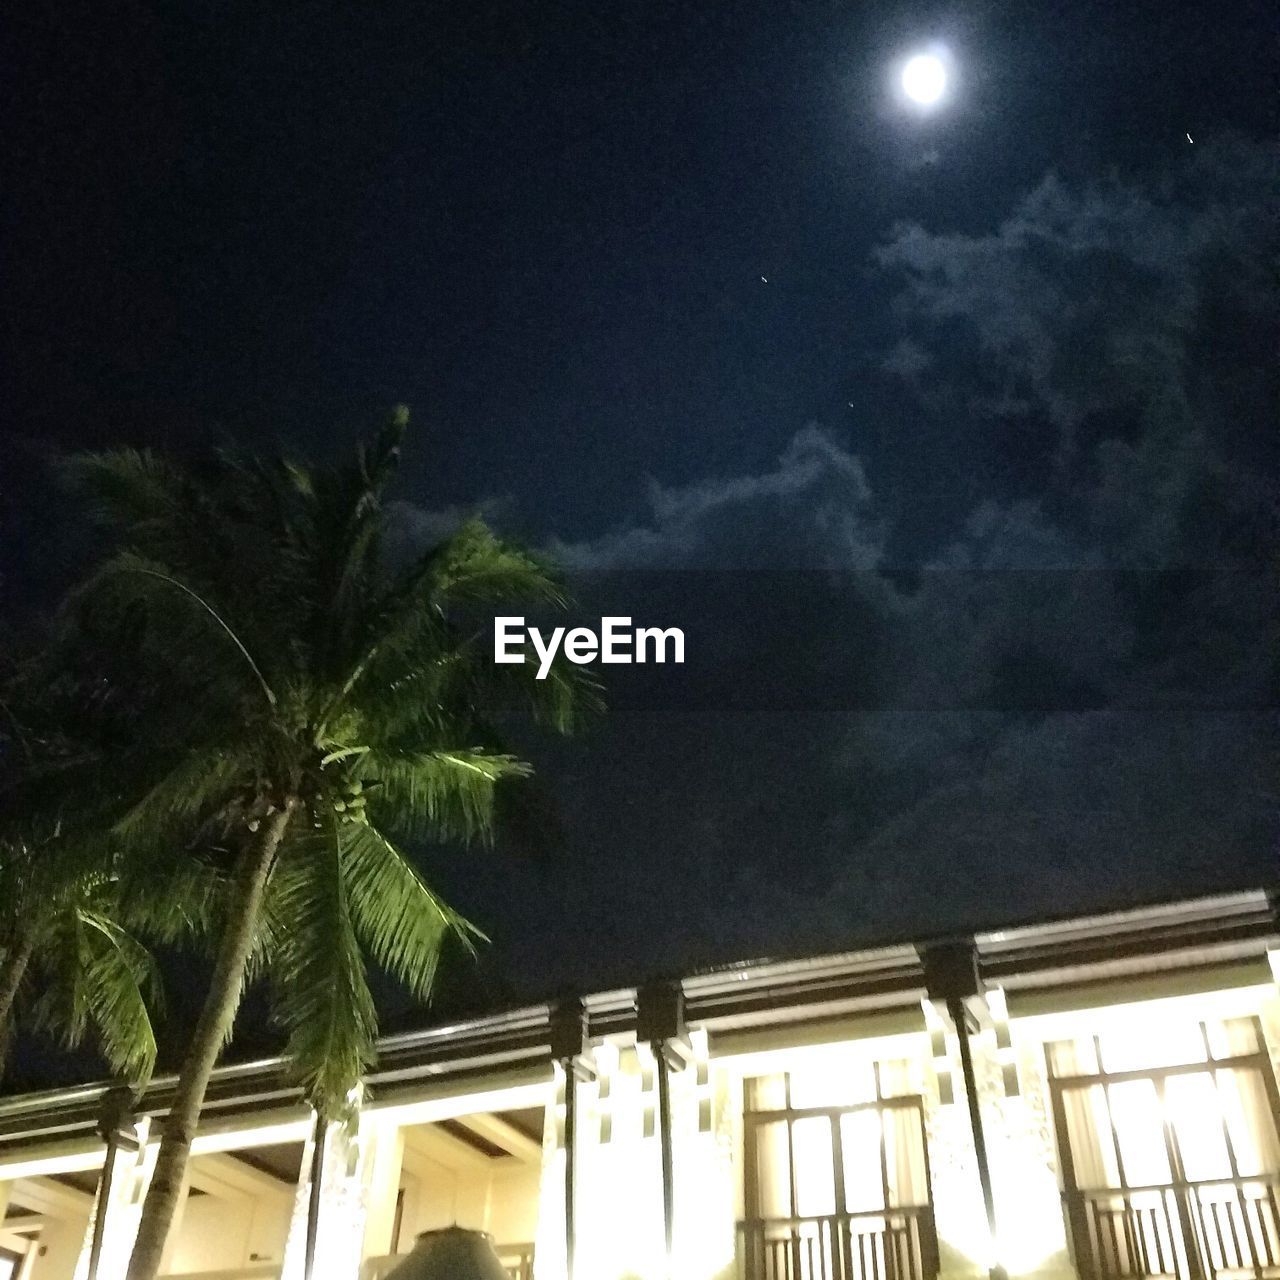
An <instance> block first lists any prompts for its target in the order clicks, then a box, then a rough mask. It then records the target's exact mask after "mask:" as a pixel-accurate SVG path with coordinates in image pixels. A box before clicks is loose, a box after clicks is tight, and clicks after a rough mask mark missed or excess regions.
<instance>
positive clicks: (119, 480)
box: [72, 409, 594, 1280]
mask: <svg viewBox="0 0 1280 1280" xmlns="http://www.w3.org/2000/svg"><path fill="white" fill-rule="evenodd" d="M406 425H407V412H406V411H405V410H403V409H399V410H397V411H396V413H395V414H394V416H393V418H392V421H391V422H390V424H389V425H388V427H387V428H386V429H385V430H384V431H383V432H382V434H381V435H380V437H379V438H378V440H377V441H376V443H375V444H374V445H373V446H372V447H371V448H365V447H361V448H360V449H359V450H358V451H357V453H356V456H355V459H354V461H353V462H351V463H349V464H346V465H341V466H336V465H335V466H327V467H322V468H310V467H306V466H302V465H300V464H297V463H294V462H291V461H288V460H285V459H265V460H264V459H259V458H255V457H252V456H245V455H241V454H234V453H228V452H223V453H220V454H217V455H215V456H214V457H213V458H211V459H210V460H209V461H208V462H207V464H205V465H203V466H202V467H200V468H198V469H195V470H193V469H190V468H186V467H182V466H179V465H177V464H176V463H174V462H173V461H171V460H168V459H166V458H162V457H160V456H158V455H156V454H154V453H150V452H133V451H120V450H117V451H112V452H108V453H102V454H96V455H89V456H85V457H82V458H79V459H77V460H76V461H75V462H74V464H73V468H72V470H73V475H74V476H75V477H76V478H77V479H78V480H79V482H80V484H81V485H82V486H83V488H84V490H85V491H86V492H87V494H88V495H89V497H90V498H91V500H92V501H93V503H94V506H95V508H96V511H97V514H98V515H99V517H100V518H101V519H102V520H103V521H104V523H105V525H106V526H107V529H108V531H109V532H110V533H111V534H112V535H113V537H114V539H115V542H116V545H117V549H116V550H115V551H114V553H113V554H112V555H111V556H110V558H109V559H108V560H107V561H106V562H105V563H104V564H103V565H102V566H101V567H100V568H99V569H98V570H97V572H96V573H94V574H93V575H92V577H91V578H90V579H89V580H88V582H87V583H86V584H84V586H83V587H82V588H81V589H80V590H79V591H78V593H77V594H76V595H75V597H74V600H73V602H72V616H74V617H77V618H79V619H81V620H84V621H87V622H88V623H89V625H92V626H93V627H95V628H101V629H102V630H103V632H104V633H105V634H108V635H110V636H111V637H113V644H114V645H115V647H116V649H117V652H121V651H128V653H129V654H130V665H131V666H132V667H133V668H134V669H136V670H137V671H139V672H142V673H145V676H146V678H148V679H150V680H154V681H156V683H157V685H158V686H159V687H160V688H161V689H162V690H163V695H164V696H163V697H161V698H159V699H154V700H153V701H152V703H151V706H152V709H153V725H154V735H155V739H156V741H158V742H162V743H164V744H166V745H165V753H164V754H165V756H166V758H165V760H164V761H163V766H162V767H161V768H158V769H156V770H155V772H154V773H153V774H152V775H151V776H150V777H149V778H148V780H147V784H146V787H145V792H144V794H142V795H141V798H140V799H138V801H137V803H136V804H134V806H133V807H132V808H131V809H130V811H129V812H128V813H127V814H126V815H125V816H124V817H123V818H122V819H121V821H120V822H119V823H118V824H117V827H116V833H117V834H118V835H119V836H120V837H121V838H122V839H123V840H125V841H126V843H127V846H128V848H129V849H130V863H131V869H132V872H133V874H134V875H135V876H138V877H140V878H145V879H146V880H148V881H149V882H150V883H152V884H154V883H156V882H157V881H163V880H165V879H166V878H170V877H172V878H174V879H176V880H177V881H179V882H180V883H181V886H182V888H181V891H180V892H179V893H178V895H177V896H178V899H179V900H181V901H191V900H192V893H191V887H192V885H193V884H195V883H203V884H204V885H206V887H208V888H209V889H210V892H209V893H208V895H207V901H208V902H209V904H210V905H209V909H208V911H207V913H206V914H205V915H204V916H203V917H202V918H201V919H199V920H195V921H194V924H195V925H196V926H197V927H206V926H207V927H208V928H209V929H210V930H211V932H212V934H213V936H214V939H215V941H214V945H213V953H214V967H213V974H212V978H211V980H210V985H209V989H208V992H207V996H206V999H205V1002H204V1006H203V1009H202V1011H201V1014H200V1017H199V1020H198V1022H197V1024H196V1027H195V1030H194V1032H193V1033H192V1035H191V1038H190V1041H189V1046H188V1050H187V1053H186V1058H185V1061H184V1062H183V1065H182V1069H181V1073H180V1077H179V1082H178V1086H177V1090H176V1092H175V1095H174V1099H173V1103H172V1109H171V1110H170V1113H169V1116H168V1118H167V1120H166V1123H165V1127H164V1132H163V1137H162V1141H161V1147H160V1152H159V1155H158V1159H157V1163H156V1167H155V1172H154V1175H153V1177H152V1181H151V1186H150V1190H149V1192H148V1195H147V1199H146V1203H145V1205H144V1208H143V1214H142V1221H141V1224H140V1227H139V1232H138V1238H137V1243H136V1246H135V1249H134V1253H133V1257H132V1260H131V1263H130V1268H129V1273H128V1274H129V1278H130V1280H153V1277H154V1276H155V1275H156V1272H157V1270H158V1267H159V1262H160V1254H161V1250H162V1249H163V1247H164V1243H165V1237H166V1236H167V1234H168V1230H169V1227H170V1224H171V1222H172V1219H173V1214H174V1210H175V1208H176V1205H177V1199H178V1195H179V1193H180V1188H181V1184H182V1178H183V1173H184V1170H185V1167H186V1163H187V1159H188V1154H189V1151H190V1145H191V1140H192V1135H193V1132H194V1129H195V1126H196V1123H197V1121H198V1118H199V1114H200V1109H201V1105H202V1102H203V1099H204V1094H205V1090H206V1087H207V1085H208V1081H209V1077H210V1073H211V1072H212V1070H213V1067H214V1064H215V1062H216V1061H217V1058H218V1055H219V1052H220V1050H221V1048H222V1046H223V1044H224V1043H225V1041H226V1040H227V1038H228V1036H229V1035H230V1033H231V1029H232V1025H233V1022H234V1019H235V1015H236V1010H237V1007H238V1005H239V1001H240V996H241V991H242V989H243V987H244V985H245V982H246V980H247V978H250V977H252V976H254V975H256V974H258V973H261V974H263V975H264V976H265V977H266V978H267V979H268V980H269V982H270V984H271V989H272V993H273V1004H274V1008H275V1011H276V1016H277V1017H278V1019H279V1020H280V1022H281V1023H282V1024H283V1027H284V1029H285V1030H286V1032H287V1046H286V1052H287V1054H288V1056H289V1057H290V1059H291V1061H292V1063H293V1064H294V1067H295V1069H296V1071H297V1074H298V1077H299V1079H300V1081H301V1084H302V1086H303V1088H304V1091H305V1094H306V1096H307V1098H308V1099H309V1101H310V1102H311V1104H312V1105H313V1106H314V1107H315V1108H316V1110H317V1112H318V1113H319V1115H320V1116H321V1117H322V1118H329V1117H334V1116H339V1115H341V1114H342V1113H343V1111H344V1108H346V1107H347V1106H348V1096H349V1093H350V1091H351V1089H352V1088H353V1086H355V1085H356V1084H357V1083H358V1081H359V1079H360V1077H361V1075H362V1073H363V1071H364V1069H365V1067H366V1066H367V1064H368V1063H369V1062H370V1061H371V1059H372V1055H373V1048H374V1042H375V1039H376V1030H377V1028H376V1021H377V1019H376V1011H375V1008H374V1004H373V1000H372V998H371V995H370V991H369V987H368V984H367V980H366V975H365V954H366V953H367V955H368V956H369V958H370V959H371V960H372V961H373V962H374V963H376V964H377V965H378V966H380V967H381V968H382V969H384V970H386V971H387V972H389V973H390V974H391V975H393V976H394V977H396V978H397V979H399V980H400V981H401V982H402V983H403V984H404V985H405V986H406V987H408V989H409V990H410V991H411V992H413V993H415V994H416V995H417V996H418V997H420V998H423V999H426V998H428V997H429V995H430V993H431V990H432V985H433V981H434V976H435V972H436V966H437V962H438V960H439V956H440V952H441V948H442V946H443V944H444V942H445V940H446V939H447V938H448V937H450V936H453V937H458V938H461V939H463V940H464V941H467V942H471V941H473V940H474V939H475V937H476V936H477V934H476V931H475V930H474V929H473V928H472V927H471V926H470V925H468V924H467V923H466V922H465V921H464V920H463V919H462V918H461V917H460V916H459V915H458V914H457V913H456V912H455V911H453V910H452V909H451V908H450V907H449V906H448V905H447V904H446V903H444V902H443V901H441V899H440V898H439V897H438V896H437V894H436V893H435V892H433V890H432V889H431V887H430V886H429V885H428V884H427V882H426V881H425V880H424V879H423V877H422V875H421V874H420V872H419V870H418V868H417V867H416V866H415V864H414V861H413V860H412V859H411V858H410V857H408V856H407V855H406V854H405V853H404V852H403V851H402V848H401V846H400V844H399V843H398V841H400V840H402V839H407V840H422V839H427V840H441V839H454V838H461V839H473V838H476V837H481V838H483V837H487V836H488V835H489V834H490V832H491V829H492V822H493V813H494V797H495V791H496V789H497V788H498V787H499V786H500V785H501V784H502V783H504V781H506V780H508V779H516V778H521V777H524V776H526V775H527V774H528V773H529V772H530V766H529V765H528V764H527V763H526V762H525V761H523V760H522V759H520V758H518V757H517V756H515V755H513V754H511V753H510V752H508V751H506V750H504V749H503V746H502V741H501V736H500V732H499V725H500V724H501V723H502V722H503V720H504V719H505V717H507V716H508V715H510V713H512V712H513V711H520V710H523V711H526V712H531V713H532V714H533V715H534V716H535V717H536V718H537V719H539V720H540V721H541V722H543V723H545V724H547V725H549V726H551V727H552V728H554V729H555V730H557V731H560V732H568V731H570V730H571V729H572V728H573V727H574V724H575V721H576V720H577V719H578V718H579V717H580V716H581V714H582V713H583V711H584V710H586V709H587V707H588V705H589V704H591V703H592V702H593V701H594V686H593V685H592V684H591V683H590V682H589V681H587V680H585V679H583V678H582V676H581V673H580V672H579V671H578V669H576V668H567V667H559V668H557V669H556V670H555V671H554V672H553V673H552V675H551V678H549V679H547V680H545V681H537V680H535V679H533V672H532V670H531V669H530V668H527V667H516V666H501V667H499V666H494V665H493V664H492V662H491V661H490V660H489V644H490V639H489V633H488V631H487V630H486V629H485V628H484V626H483V625H481V623H482V621H483V611H484V610H485V609H490V610H492V608H493V606H494V605H495V604H500V605H502V606H504V607H508V608H509V607H510V606H511V605H512V604H513V603H516V602H525V603H527V604H532V605H535V606H537V605H541V606H544V607H545V606H550V607H562V606H563V604H564V598H563V595H562V593H561V588H560V586H559V584H558V582H557V580H556V578H555V576H554V575H553V573H551V572H550V571H549V569H548V567H547V566H546V565H544V564H543V563H542V562H541V561H539V560H538V559H537V558H536V557H534V556H533V555H531V554H529V553H527V552H525V551H523V550H520V549H518V548H516V547H514V546H511V545H508V544H506V543H504V542H502V541H500V540H499V539H498V538H497V537H495V536H494V534H493V533H492V532H491V531H490V530H489V529H488V528H487V527H486V526H485V525H484V524H483V523H481V522H479V521H473V522H470V523H468V524H467V525H465V526H464V527H463V528H461V529H460V530H459V531H458V532H457V533H455V534H454V535H452V536H451V537H449V538H447V539H445V540H444V541H443V542H442V543H440V544H439V545H438V546H435V547H433V548H431V549H430V550H428V551H426V552H425V553H424V554H421V555H419V556H417V557H416V559H414V560H412V562H410V563H408V564H403V565H396V564H393V563H391V557H390V556H389V555H388V554H386V549H385V543H386V536H385V535H386V533H387V525H388V520H387V508H386V506H385V503H384V498H385V493H386V490H387V486H388V484H389V483H390V481H391V479H392V477H393V475H394V473H395V470H396V466H397V463H398V459H399V454H400V446H401V441H402V438H403V435H404V431H405V427H406ZM197 896H198V895H197ZM188 923H191V922H188Z"/></svg>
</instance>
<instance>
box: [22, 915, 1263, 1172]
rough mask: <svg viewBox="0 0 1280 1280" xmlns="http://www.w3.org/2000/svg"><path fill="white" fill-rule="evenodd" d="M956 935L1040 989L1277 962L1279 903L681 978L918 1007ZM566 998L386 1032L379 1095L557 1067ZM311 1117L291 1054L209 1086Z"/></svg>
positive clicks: (691, 984)
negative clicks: (933, 956) (560, 1009)
mask: <svg viewBox="0 0 1280 1280" xmlns="http://www.w3.org/2000/svg"><path fill="white" fill-rule="evenodd" d="M957 943H959V944H960V945H962V946H964V947H967V948H970V949H971V952H972V956H973V961H974V966H975V969H976V974H977V978H978V982H979V984H981V985H985V986H999V987H1003V988H1004V989H1005V990H1007V991H1009V992H1011V993H1019V994H1026V993H1033V992H1037V991H1041V992H1043V991H1049V990H1052V989H1053V988H1055V987H1056V988H1062V987H1067V986H1076V985H1079V984H1089V983H1104V982H1110V981H1115V980H1117V979H1125V978H1134V977H1141V976H1147V975H1156V974H1160V973H1169V972H1178V973H1186V972H1187V971H1188V970H1196V969H1204V970H1206V971H1208V970H1212V969H1214V968H1216V967H1220V966H1223V965H1228V964H1233V963H1240V962H1261V963H1264V964H1265V962H1266V958H1267V953H1268V952H1269V951H1270V950H1272V949H1273V948H1277V947H1280V925H1278V923H1277V913H1276V904H1275V902H1274V900H1273V899H1272V897H1271V896H1270V895H1269V894H1268V893H1267V892H1265V891H1263V890H1252V891H1247V892H1240V893H1228V894H1221V895H1217V896H1212V897H1200V898H1194V899H1188V900H1181V901H1174V902H1167V903H1162V904H1156V905H1151V906H1144V907H1139V908H1131V909H1127V910H1122V911H1115V912H1110V913H1106V914H1102V915H1090V916H1077V917H1070V918H1063V919H1058V920H1050V921H1044V922H1040V923H1036V924H1020V925H1017V926H1015V927H1010V928H1006V929H997V930H990V931H986V932H981V933H976V934H973V935H968V936H964V937H961V938H955V937H950V938H945V939H943V938H934V939H925V940H919V941H914V942H905V941H904V942H899V943H895V944H890V945H884V946H878V947H873V948H868V949H865V950H856V951H843V952H837V953H833V954H828V955H819V956H813V957H810V958H807V959H788V960H770V959H761V960H753V961H744V962H741V963H737V964H731V965H725V966H720V967H717V968H715V969H712V970H708V971H704V972H701V973H694V974H691V975H688V976H686V977H683V978H680V979H678V980H676V981H675V983H674V984H673V985H678V987H679V989H680V991H681V992H682V994H683V1000H684V1011H685V1016H686V1019H687V1021H688V1023H689V1024H691V1025H694V1026H701V1027H705V1028H706V1029H707V1031H708V1033H709V1035H710V1036H711V1037H712V1041H713V1043H714V1041H715V1039H716V1038H717V1037H722V1036H724V1035H727V1034H730V1033H735V1032H742V1031H750V1030H751V1029H759V1028H764V1027H776V1026H779V1025H794V1026H799V1025H802V1024H805V1023H816V1022H820V1021H823V1020H829V1019H831V1018H836V1017H844V1016H856V1015H858V1014H860V1013H870V1012H875V1011H884V1010H892V1009H904V1008H910V1007H913V1006H914V1007H916V1008H919V1006H920V1003H921V1001H922V1000H923V998H924V997H925V996H926V995H927V994H928V983H927V981H926V976H925V965H924V959H923V958H924V956H925V955H926V954H927V953H928V952H929V951H930V949H931V948H934V947H938V946H940V945H942V944H946V945H948V946H955V945H956V944H957ZM637 998H638V988H636V987H622V988H618V989H615V990H611V991H603V992H596V993H593V994H591V995H588V996H586V997H585V998H583V1000H582V1014H583V1017H584V1019H585V1026H586V1033H587V1034H588V1035H589V1036H591V1037H596V1038H599V1037H604V1036H617V1035H623V1036H625V1035H634V1033H635V1029H636V1009H637ZM554 1013H555V1009H554V1007H553V1006H552V1005H551V1004H549V1003H539V1004H531V1005H528V1006H525V1007H523V1008H518V1009H512V1010H509V1011H506V1012H502V1013H496V1014H492V1015H488V1016H484V1017H477V1018H472V1019H468V1020H466V1021H460V1022H454V1023H451V1024H448V1025H443V1026H433V1027H429V1028H425V1029H422V1030H416V1031H408V1032H401V1033H399V1034H395V1035H388V1036H384V1037H382V1038H381V1039H380V1041H379V1043H378V1060H377V1064H376V1066H375V1067H374V1068H373V1069H372V1070H371V1071H370V1072H369V1074H368V1076H367V1084H368V1087H369V1089H370V1090H371V1092H372V1093H373V1095H374V1096H375V1097H379V1098H386V1097H388V1096H391V1097H394V1096H395V1095H396V1094H397V1093H399V1092H401V1091H404V1090H406V1089H420V1088H421V1087H422V1085H423V1084H424V1082H435V1083H437V1084H439V1085H441V1086H450V1085H456V1086H457V1087H459V1088H464V1087H465V1085H466V1082H467V1081H469V1080H471V1081H475V1080H480V1079H487V1078H492V1077H494V1076H496V1075H504V1074H508V1073H519V1072H531V1073H532V1072H537V1071H544V1072H548V1073H549V1071H550V1067H551V1062H552V1038H553V1027H554ZM176 1079H177V1078H176V1076H173V1075H165V1076H158V1077H156V1078H155V1079H153V1080H152V1081H151V1083H150V1084H149V1085H148V1087H147V1088H146V1089H145V1091H144V1092H143V1093H142V1095H141V1097H140V1098H139V1100H138V1104H137V1110H138V1112H139V1114H145V1115H151V1116H162V1115H164V1114H165V1112H166V1111H167V1109H168V1105H169V1101H170V1099H171V1097H172V1095H173V1091H174V1087H175V1085H176ZM111 1087H112V1085H111V1084H110V1083H109V1082H101V1081H100V1082H97V1083H90V1084H84V1085H79V1086H73V1087H70V1088H60V1089H54V1090H47V1091H43V1092H39V1093H28V1094H19V1095H15V1096H12V1097H8V1098H3V1099H0V1150H3V1149H4V1148H5V1147H16V1146H18V1145H30V1144H32V1143H37V1142H51V1141H65V1140H69V1139H77V1138H80V1139H83V1138H85V1137H88V1136H90V1135H92V1134H93V1133H94V1132H95V1129H96V1125H97V1120H98V1112H99V1106H100V1103H101V1099H102V1097H103V1095H104V1093H106V1091H107V1090H108V1089H109V1088H111ZM274 1109H282V1110H296V1111H297V1112H298V1113H299V1114H305V1112H304V1109H303V1106H302V1098H301V1094H300V1091H299V1089H298V1087H297V1085H296V1084H295V1083H294V1082H293V1081H292V1080H291V1078H290V1073H289V1069H288V1063H287V1061H286V1060H285V1059H284V1058H283V1057H270V1058H264V1059H260V1060H258V1061H254V1062H245V1063H238V1064H232V1065H227V1066H223V1067H219V1068H218V1069H217V1070H216V1071H215V1072H214V1075H213V1078H212V1080H211V1082H210V1086H209V1091H208V1095H207V1101H206V1105H205V1110H204V1116H205V1118H206V1121H207V1120H209V1119H210V1118H215V1119H216V1118H217V1117H219V1116H227V1117H230V1116H236V1115H240V1114H243V1113H245V1112H249V1111H253V1112H258V1111H265V1110H274Z"/></svg>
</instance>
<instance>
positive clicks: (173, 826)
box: [114, 741, 257, 842]
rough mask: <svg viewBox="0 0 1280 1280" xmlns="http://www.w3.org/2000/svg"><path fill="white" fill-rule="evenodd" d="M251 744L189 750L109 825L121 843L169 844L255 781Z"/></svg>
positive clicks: (252, 747)
mask: <svg viewBox="0 0 1280 1280" xmlns="http://www.w3.org/2000/svg"><path fill="white" fill-rule="evenodd" d="M254 746H255V744H254V743H253V742H252V741H249V742H231V743H206V744H203V745H202V746H201V747H200V748H198V749H197V748H193V749H191V750H190V751H188V752H187V753H186V755H185V756H184V757H183V758H182V759H180V760H179V761H178V762H177V763H176V764H174V765H173V767H172V768H171V769H169V771H168V772H167V773H165V774H164V775H163V776H162V777H160V778H159V779H157V780H156V781H154V782H152V784H151V785H150V786H149V787H148V788H147V790H146V791H145V792H144V793H143V794H142V795H141V796H140V797H139V798H138V799H137V800H136V801H135V802H134V804H133V805H132V806H131V807H130V808H129V809H128V810H127V811H126V812H125V813H124V814H123V815H122V816H121V817H120V818H119V819H118V821H117V822H116V823H115V827H114V830H115V834H116V835H117V836H118V837H119V838H120V839H121V840H124V841H140V840H144V839H146V840H150V841H152V842H167V841H173V840H174V839H176V838H178V837H179V836H180V835H181V834H182V833H184V832H188V833H189V832H190V831H191V830H192V828H193V827H194V826H195V825H196V824H197V823H199V822H202V821H204V820H205V819H206V818H207V817H208V816H209V810H210V807H211V806H213V805H217V804H225V803H226V801H227V798H228V796H229V795H230V794H232V793H233V792H234V790H235V789H237V788H249V787H251V786H252V784H253V783H254V782H255V780H256V777H255V765H256V764H257V760H256V758H255V756H256V752H255V751H254Z"/></svg>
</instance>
